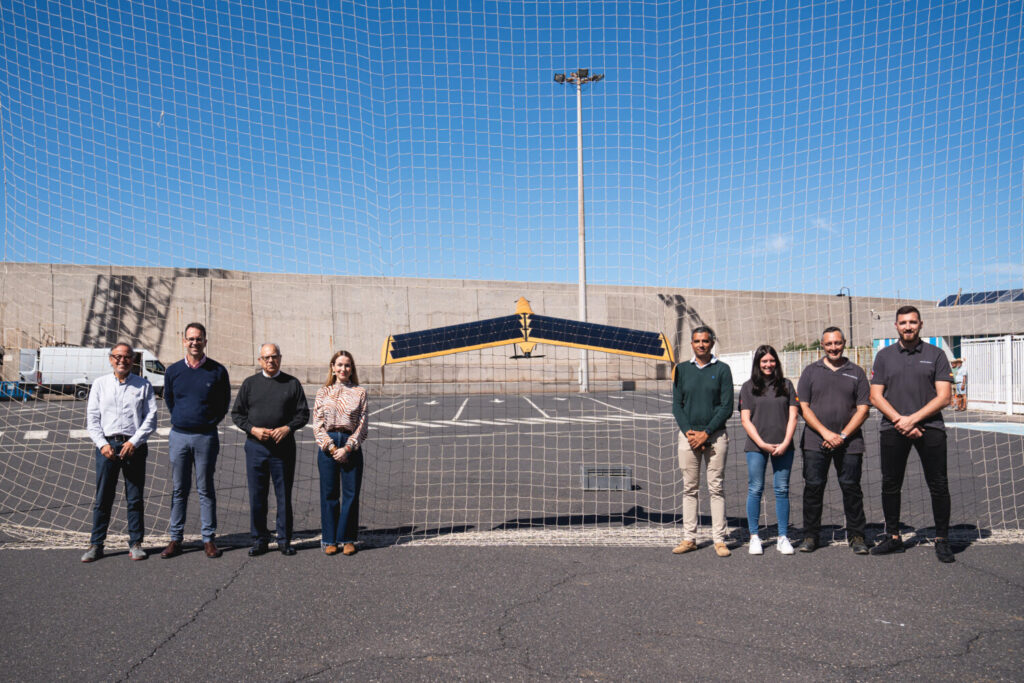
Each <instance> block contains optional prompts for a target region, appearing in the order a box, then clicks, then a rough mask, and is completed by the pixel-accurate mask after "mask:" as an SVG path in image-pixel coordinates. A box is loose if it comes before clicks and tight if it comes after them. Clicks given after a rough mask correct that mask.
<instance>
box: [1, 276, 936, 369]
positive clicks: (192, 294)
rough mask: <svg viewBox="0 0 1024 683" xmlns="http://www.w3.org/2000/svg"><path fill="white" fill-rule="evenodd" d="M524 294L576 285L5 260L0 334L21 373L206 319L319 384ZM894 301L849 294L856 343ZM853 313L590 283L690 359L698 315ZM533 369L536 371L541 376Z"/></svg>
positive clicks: (604, 312) (796, 333) (171, 352)
mask: <svg viewBox="0 0 1024 683" xmlns="http://www.w3.org/2000/svg"><path fill="white" fill-rule="evenodd" d="M520 296H523V297H526V299H527V300H529V302H530V304H531V306H532V308H533V310H534V311H535V312H536V313H541V314H544V315H549V316H554V317H559V318H569V319H576V318H577V317H578V316H577V311H578V303H577V298H576V297H577V288H576V285H575V284H553V283H519V282H497V281H468V280H428V279H416V278H402V279H399V278H367V277H344V276H319V275H281V274H265V273H245V272H238V271H224V270H213V269H171V268H114V267H103V266H73V265H47V264H21V263H6V264H2V265H0V330H2V335H3V336H2V339H0V343H2V344H3V346H4V347H5V348H6V349H7V353H6V361H5V363H4V369H3V371H4V377H5V378H12V379H13V378H14V377H15V376H16V374H17V360H16V359H17V351H16V349H18V348H22V347H24V348H35V347H38V346H46V345H54V344H73V345H81V346H96V347H100V346H109V345H111V344H113V343H114V342H115V341H118V340H122V339H126V340H128V341H130V342H132V343H133V344H135V345H136V346H137V347H140V348H147V349H149V350H151V351H153V352H154V353H155V354H156V355H157V356H158V357H159V358H160V359H161V360H163V361H164V362H165V363H169V362H173V361H175V360H177V359H179V358H180V357H181V356H182V346H181V333H182V328H183V327H184V325H185V324H187V323H188V322H190V321H193V320H196V321H200V322H203V323H204V324H205V325H206V326H207V328H208V331H209V338H210V344H209V349H208V351H209V354H210V356H211V357H212V358H215V359H217V360H219V361H221V362H223V363H224V364H225V365H227V366H228V368H229V370H230V372H231V374H232V377H233V378H234V379H235V380H236V381H238V380H240V379H241V378H242V377H244V376H245V375H246V374H248V373H249V372H252V371H253V370H254V369H255V368H256V363H255V357H256V355H257V352H258V350H259V346H260V344H261V343H262V342H264V341H275V342H277V343H278V344H280V345H281V347H282V352H283V354H284V368H285V369H286V370H287V371H288V372H291V373H293V374H296V375H297V376H299V377H300V379H302V380H304V381H306V382H320V381H322V380H323V378H324V375H325V371H326V365H327V361H328V360H329V357H330V355H331V354H332V352H333V351H334V350H336V349H338V348H346V349H348V350H349V351H351V352H352V353H353V355H354V356H355V357H356V360H357V362H358V364H359V368H360V375H361V378H362V379H363V381H364V382H371V383H376V382H379V381H380V377H381V373H380V368H379V365H380V357H381V347H382V345H383V343H384V342H385V340H386V339H387V337H388V335H389V334H397V333H401V332H408V331H411V330H421V329H426V328H430V327H438V326H443V325H454V324H458V323H462V322H470V321H474V320H480V319H484V318H492V317H498V316H503V315H509V314H511V313H513V312H514V310H515V304H516V301H517V300H518V298H519V297H520ZM918 305H919V306H922V307H923V306H925V305H926V304H923V303H921V304H918ZM895 308H896V302H895V301H894V300H890V299H880V298H859V297H854V299H853V319H854V325H853V334H852V339H853V341H854V342H856V343H857V344H859V345H867V344H869V343H870V334H871V330H872V324H873V323H874V322H877V321H875V320H874V317H873V314H872V313H871V312H870V311H871V310H872V309H874V310H876V311H889V312H891V311H894V310H895ZM922 310H923V308H922ZM848 316H849V312H848V308H847V299H846V298H845V297H837V296H833V295H814V294H788V293H772V292H745V291H724V290H703V289H689V288H657V287H618V286H602V285H595V286H590V287H588V318H589V319H590V321H591V322H598V323H602V324H609V325H618V326H623V327H630V328H635V329H643V330H649V331H658V332H664V333H665V334H666V336H667V337H668V338H669V340H670V341H671V342H672V345H673V348H674V349H675V351H676V355H677V357H682V358H688V357H689V346H688V342H689V332H690V330H691V329H693V327H695V326H697V325H701V324H707V325H710V326H711V327H713V328H714V329H715V331H716V332H717V334H718V338H719V340H720V341H719V345H718V349H717V350H718V351H719V352H721V353H729V352H738V351H743V350H746V349H750V348H753V347H755V346H757V345H758V344H761V343H770V344H773V345H775V346H776V347H777V348H779V349H780V350H781V348H782V347H783V346H784V345H785V344H787V343H789V342H798V343H809V342H811V341H812V340H814V339H817V338H818V337H819V335H820V334H821V330H822V329H823V328H824V327H826V326H827V325H831V324H834V325H838V326H840V327H841V328H843V329H844V330H846V329H847V328H848V327H849V322H848V320H849V317H848ZM890 329H891V328H890ZM930 333H932V334H935V333H936V332H935V331H934V330H932V331H930ZM602 356H605V354H593V353H592V354H591V359H592V360H591V362H592V363H593V364H594V365H595V368H596V369H597V370H600V369H601V368H602V367H605V368H613V370H612V372H617V373H619V374H620V375H621V374H628V375H630V377H625V376H622V377H620V376H614V377H612V376H609V377H607V379H609V380H614V381H618V380H619V379H631V378H638V379H645V378H646V379H652V380H653V379H661V378H665V377H668V376H669V375H668V372H667V367H664V366H663V367H659V366H658V364H657V363H654V362H647V363H631V364H628V365H627V366H622V365H621V364H619V365H615V364H612V363H610V362H609V360H608V359H607V358H602ZM547 357H548V360H541V361H540V367H543V366H544V364H545V363H547V364H548V365H549V366H551V367H550V373H551V374H550V378H551V381H553V382H556V381H557V382H571V381H573V378H574V377H573V374H572V371H571V370H570V369H568V368H567V367H565V365H566V364H565V363H564V359H565V355H564V353H563V354H562V355H561V356H560V357H561V358H562V359H563V362H562V363H561V365H559V366H558V367H555V365H554V361H555V359H556V357H557V356H556V354H548V356H547ZM449 362H450V363H451V364H454V365H453V366H452V367H455V368H456V370H458V371H459V373H461V374H460V375H459V376H460V377H462V378H463V379H464V380H465V381H467V382H486V381H494V380H495V379H496V378H495V377H493V376H488V374H487V369H486V368H480V367H478V366H479V364H480V362H479V358H473V357H471V356H467V357H466V358H465V359H460V358H457V357H456V358H453V359H451V360H450V361H449ZM460 364H461V368H462V370H459V367H460ZM602 364H603V365H602ZM403 365H406V366H409V365H411V364H403ZM395 367H398V366H395ZM523 367H524V371H525V367H526V366H525V365H524V366H523ZM623 367H626V368H627V369H626V370H623V369H622V368H623ZM537 368H538V366H537V365H536V364H534V365H532V366H531V368H530V372H532V373H534V376H536V372H537ZM509 372H510V371H509V369H508V368H504V369H503V370H502V375H501V377H500V379H502V380H515V379H516V377H515V375H514V372H515V371H514V370H513V371H512V372H513V374H512V375H510V374H509ZM431 373H433V375H432V374H431ZM396 376H397V377H399V378H400V379H401V380H402V381H407V382H433V381H447V380H448V379H449V377H450V375H447V374H446V375H445V376H444V377H438V376H437V372H436V370H431V368H430V367H429V365H428V366H423V367H420V368H412V367H405V368H402V369H401V371H400V372H397V373H395V372H393V371H392V368H391V367H390V366H389V368H388V380H389V381H392V379H391V378H392V377H396ZM598 377H599V378H600V377H601V375H599V376H598Z"/></svg>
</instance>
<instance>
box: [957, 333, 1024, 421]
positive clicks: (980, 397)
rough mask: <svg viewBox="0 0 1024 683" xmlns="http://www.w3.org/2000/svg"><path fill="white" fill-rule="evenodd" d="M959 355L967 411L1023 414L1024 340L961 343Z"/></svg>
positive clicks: (995, 338) (1008, 336) (1014, 338)
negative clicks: (965, 370)
mask: <svg viewBox="0 0 1024 683" xmlns="http://www.w3.org/2000/svg"><path fill="white" fill-rule="evenodd" d="M961 355H962V356H963V358H964V367H965V368H967V405H968V406H969V407H971V408H977V409H979V410H998V411H1000V412H1004V413H1006V414H1007V415H1013V414H1020V413H1024V336H1014V335H1005V336H1002V337H988V338H983V339H964V340H963V341H962V342H961Z"/></svg>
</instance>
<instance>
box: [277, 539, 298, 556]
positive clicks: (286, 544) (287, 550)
mask: <svg viewBox="0 0 1024 683" xmlns="http://www.w3.org/2000/svg"><path fill="white" fill-rule="evenodd" d="M277 549H278V550H280V551H281V554H282V555H284V556H285V557H291V556H292V555H294V554H295V548H293V547H292V544H291V542H290V541H278V542H277Z"/></svg>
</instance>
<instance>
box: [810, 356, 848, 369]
mask: <svg viewBox="0 0 1024 683" xmlns="http://www.w3.org/2000/svg"><path fill="white" fill-rule="evenodd" d="M849 362H850V359H849V358H847V357H846V356H843V364H842V365H840V366H838V367H837V366H835V365H832V364H831V363H829V362H828V356H825V357H824V358H822V359H821V360H819V361H818V365H820V366H821V367H823V368H826V369H827V370H831V371H832V372H838V371H839V370H842V369H843V368H845V367H846V366H847V364H848V363H849Z"/></svg>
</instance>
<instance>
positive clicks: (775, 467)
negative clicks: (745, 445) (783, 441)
mask: <svg viewBox="0 0 1024 683" xmlns="http://www.w3.org/2000/svg"><path fill="white" fill-rule="evenodd" d="M769 460H771V461H772V473H773V474H772V486H773V487H774V489H775V516H776V517H777V518H778V520H779V536H786V535H788V532H789V473H790V471H791V470H792V469H793V449H792V448H790V449H789V450H788V451H786V452H785V453H783V454H782V455H777V456H775V457H772V456H770V455H765V454H764V453H761V452H760V451H747V528H748V529H749V530H750V535H751V536H753V535H754V534H756V533H757V521H758V519H759V518H760V517H761V495H762V494H763V493H764V472H765V469H767V467H768V461H769Z"/></svg>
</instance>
